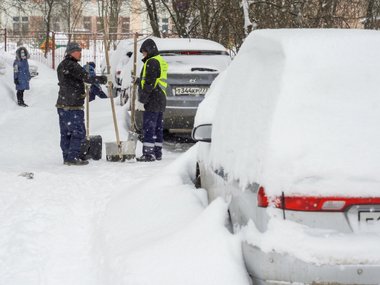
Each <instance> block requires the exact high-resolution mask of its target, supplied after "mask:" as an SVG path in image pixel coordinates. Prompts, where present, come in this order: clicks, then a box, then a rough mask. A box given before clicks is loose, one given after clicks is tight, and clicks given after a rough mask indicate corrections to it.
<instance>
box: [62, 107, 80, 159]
mask: <svg viewBox="0 0 380 285" xmlns="http://www.w3.org/2000/svg"><path fill="white" fill-rule="evenodd" d="M57 110H58V115H59V128H60V132H61V149H62V155H63V160H64V161H72V160H74V159H78V158H79V157H80V154H81V146H82V143H84V140H85V139H86V129H85V126H84V112H83V110H64V109H60V108H58V109H57Z"/></svg>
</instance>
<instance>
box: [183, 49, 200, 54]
mask: <svg viewBox="0 0 380 285" xmlns="http://www.w3.org/2000/svg"><path fill="white" fill-rule="evenodd" d="M179 54H183V55H199V54H202V52H201V51H197V50H184V51H180V52H179Z"/></svg>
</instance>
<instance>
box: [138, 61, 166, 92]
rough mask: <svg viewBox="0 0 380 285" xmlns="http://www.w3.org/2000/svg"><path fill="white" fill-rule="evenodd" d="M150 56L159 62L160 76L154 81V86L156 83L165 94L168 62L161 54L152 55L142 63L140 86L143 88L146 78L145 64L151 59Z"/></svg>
mask: <svg viewBox="0 0 380 285" xmlns="http://www.w3.org/2000/svg"><path fill="white" fill-rule="evenodd" d="M152 58H154V59H156V60H157V61H158V62H159V63H160V70H161V74H160V77H159V78H157V79H156V82H155V83H154V88H156V87H157V85H158V86H159V87H160V88H161V90H162V91H163V92H164V94H165V95H166V88H167V86H168V82H167V79H168V63H167V62H166V61H165V60H164V59H163V57H162V56H161V55H156V56H152V57H151V58H148V60H147V61H145V63H144V67H143V73H142V78H141V88H144V84H145V78H146V66H147V64H148V61H149V60H151V59H152Z"/></svg>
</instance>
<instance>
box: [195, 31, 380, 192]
mask: <svg viewBox="0 0 380 285" xmlns="http://www.w3.org/2000/svg"><path fill="white" fill-rule="evenodd" d="M379 50H380V36H379V34H378V32H373V31H359V30H260V31H255V32H253V33H251V35H250V36H249V37H248V38H247V39H246V41H245V42H244V44H243V46H242V48H241V50H240V52H239V54H238V55H237V56H236V57H235V59H234V61H233V62H232V63H231V65H230V67H229V68H228V69H227V70H226V74H225V80H223V82H220V84H221V86H220V87H218V88H215V89H217V90H223V92H219V94H218V95H219V96H218V97H219V100H218V106H217V108H216V111H215V118H214V119H213V120H214V122H213V123H214V128H213V137H212V139H213V143H212V146H211V159H212V161H213V164H214V167H219V166H223V167H224V169H225V171H226V172H228V173H229V177H230V178H235V179H239V181H240V183H241V184H242V185H245V184H247V183H250V182H258V183H260V184H262V185H264V186H265V187H266V190H267V192H268V193H269V194H279V193H280V192H281V191H285V192H286V193H288V194H289V193H303V194H310V195H349V196H369V195H377V196H378V195H379V191H380V190H379V189H380V179H379V175H378V170H379V169H380V150H379V147H378V146H379V145H380V131H379V126H378V125H379V122H380V110H379V108H380V96H378V91H379V90H380V78H379V72H378V66H380V53H379ZM218 83H219V82H218ZM204 104H207V103H204ZM210 105H213V104H210ZM214 105H215V104H214ZM201 109H202V108H201V107H200V110H201ZM204 109H205V108H204ZM206 109H207V108H206ZM203 112H204V110H203ZM226 134H228V135H226Z"/></svg>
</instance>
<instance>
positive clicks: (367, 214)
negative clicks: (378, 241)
mask: <svg viewBox="0 0 380 285" xmlns="http://www.w3.org/2000/svg"><path fill="white" fill-rule="evenodd" d="M358 219H359V226H360V228H361V230H365V231H372V230H375V229H376V231H377V230H379V229H380V211H372V212H371V211H359V217H358Z"/></svg>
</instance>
